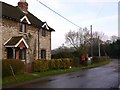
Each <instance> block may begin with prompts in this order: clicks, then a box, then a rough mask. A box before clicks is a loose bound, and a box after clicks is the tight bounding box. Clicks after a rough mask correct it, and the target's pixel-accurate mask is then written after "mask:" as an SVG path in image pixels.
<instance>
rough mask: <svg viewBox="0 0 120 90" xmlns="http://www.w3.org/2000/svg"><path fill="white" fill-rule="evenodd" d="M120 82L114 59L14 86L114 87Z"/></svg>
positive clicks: (116, 63)
mask: <svg viewBox="0 0 120 90" xmlns="http://www.w3.org/2000/svg"><path fill="white" fill-rule="evenodd" d="M118 82H119V81H118V60H112V62H111V63H110V64H108V65H104V66H102V67H97V68H92V69H87V70H82V71H79V72H72V73H67V74H62V75H56V76H51V77H47V78H40V79H37V80H35V81H32V82H29V83H26V84H23V85H18V86H15V87H14V88H114V87H118V86H119V84H118Z"/></svg>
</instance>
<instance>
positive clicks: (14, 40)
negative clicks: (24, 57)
mask: <svg viewBox="0 0 120 90" xmlns="http://www.w3.org/2000/svg"><path fill="white" fill-rule="evenodd" d="M21 39H22V36H15V37H12V38H11V39H10V40H9V41H8V42H7V43H6V44H5V46H14V45H16V44H17V43H18V42H19V41H20V40H21Z"/></svg>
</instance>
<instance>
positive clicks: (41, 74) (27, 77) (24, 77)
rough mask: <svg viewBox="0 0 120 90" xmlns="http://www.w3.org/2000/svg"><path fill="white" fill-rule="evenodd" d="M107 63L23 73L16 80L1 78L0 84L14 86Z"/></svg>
mask: <svg viewBox="0 0 120 90" xmlns="http://www.w3.org/2000/svg"><path fill="white" fill-rule="evenodd" d="M108 63H110V61H104V62H100V63H96V64H91V65H87V66H81V67H72V68H69V69H59V70H49V71H46V72H35V73H24V74H21V75H16V78H14V77H13V76H9V77H4V78H2V84H3V85H6V84H14V83H20V82H24V81H28V80H32V79H35V78H41V77H47V76H52V75H58V74H63V73H69V72H76V71H80V70H82V69H87V68H93V67H98V66H101V65H105V64H108Z"/></svg>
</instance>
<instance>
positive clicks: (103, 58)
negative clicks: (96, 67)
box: [92, 56, 110, 63]
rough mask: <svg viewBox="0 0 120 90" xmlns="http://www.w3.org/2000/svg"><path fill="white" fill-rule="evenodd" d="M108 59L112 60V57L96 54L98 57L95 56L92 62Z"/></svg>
mask: <svg viewBox="0 0 120 90" xmlns="http://www.w3.org/2000/svg"><path fill="white" fill-rule="evenodd" d="M106 60H110V58H109V57H106V56H101V57H98V56H96V57H93V59H92V63H99V62H103V61H106Z"/></svg>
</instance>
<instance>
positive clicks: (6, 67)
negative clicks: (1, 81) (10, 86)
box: [2, 60, 25, 77]
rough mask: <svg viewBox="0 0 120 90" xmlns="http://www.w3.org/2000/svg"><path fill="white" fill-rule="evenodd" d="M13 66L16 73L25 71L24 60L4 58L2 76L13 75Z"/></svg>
mask: <svg viewBox="0 0 120 90" xmlns="http://www.w3.org/2000/svg"><path fill="white" fill-rule="evenodd" d="M10 66H11V67H12V69H13V71H14V74H21V73H24V68H25V66H24V62H22V61H20V60H2V76H3V77H5V76H10V75H12V71H11V68H10Z"/></svg>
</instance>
